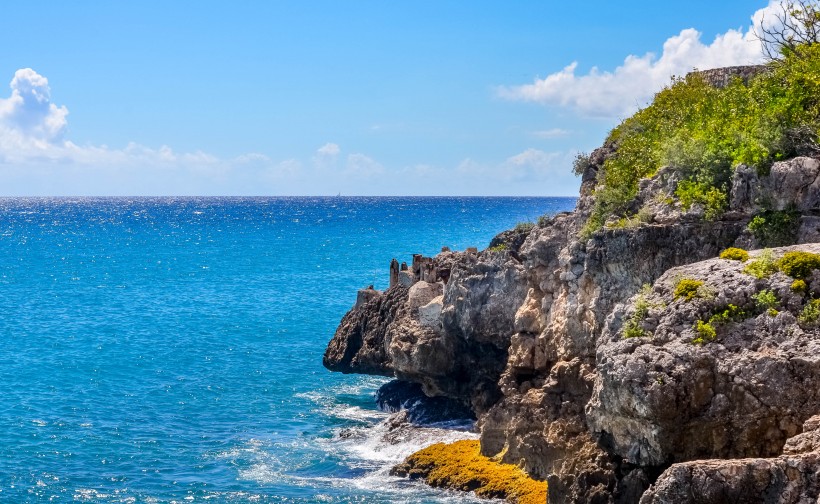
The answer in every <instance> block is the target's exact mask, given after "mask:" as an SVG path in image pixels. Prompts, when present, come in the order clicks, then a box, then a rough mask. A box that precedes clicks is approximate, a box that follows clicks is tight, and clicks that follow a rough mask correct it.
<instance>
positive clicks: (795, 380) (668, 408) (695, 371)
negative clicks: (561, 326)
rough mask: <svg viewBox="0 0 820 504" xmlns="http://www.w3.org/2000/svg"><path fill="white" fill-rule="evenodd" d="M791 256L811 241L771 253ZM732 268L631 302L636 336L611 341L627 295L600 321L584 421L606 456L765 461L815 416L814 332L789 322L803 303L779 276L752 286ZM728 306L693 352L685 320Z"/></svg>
mask: <svg viewBox="0 0 820 504" xmlns="http://www.w3.org/2000/svg"><path fill="white" fill-rule="evenodd" d="M798 249H799V250H806V251H811V252H815V253H817V252H820V244H811V245H800V246H796V247H785V248H781V249H774V254H775V255H780V254H782V253H784V252H786V251H789V250H798ZM753 257H754V254H753ZM744 267H745V265H744V264H743V263H741V262H740V261H732V260H725V259H711V260H708V261H703V262H700V263H696V264H691V265H688V266H683V267H679V268H673V269H670V270H669V271H668V272H667V273H665V274H664V275H663V276H662V277H660V278H659V279H658V281H657V282H655V285H654V287H653V289H652V291H651V293H647V294H641V295H639V296H638V297H640V298H641V303H643V304H644V306H646V305H648V306H650V307H651V308H650V310H649V312H648V313H647V314H645V315H644V317H643V319H642V320H641V327H642V328H643V329H644V331H645V334H646V337H637V338H628V339H625V338H624V337H623V327H624V322H625V321H626V320H628V319H629V318H630V317H635V316H636V315H635V308H634V305H635V304H636V303H637V302H638V301H637V299H638V297H636V298H634V299H633V301H632V303H631V304H630V307H628V308H618V309H616V310H615V311H614V312H613V314H612V315H611V316H610V317H609V320H608V325H607V328H606V329H605V330H604V332H603V337H602V340H606V342H605V343H604V344H602V345H601V346H600V347H599V349H598V355H597V365H596V369H597V371H598V377H597V379H596V383H595V391H594V393H593V397H592V400H591V401H590V403H589V405H588V407H587V420H588V423H589V425H590V427H591V428H592V430H593V432H595V433H596V434H598V435H600V436H601V437H602V438H603V440H604V442H605V444H606V445H607V447H608V448H609V449H610V450H611V451H612V452H613V453H614V454H616V455H617V456H619V457H622V458H623V459H624V460H626V461H628V462H629V463H631V464H636V465H642V466H661V465H665V464H669V463H671V462H676V461H684V460H695V459H698V458H734V457H771V456H774V455H777V454H779V453H780V452H781V449H782V447H783V444H784V442H785V441H786V439H787V438H789V437H791V436H794V435H795V434H796V433H798V432H799V431H800V428H801V425H802V424H803V422H804V421H805V420H806V419H807V418H809V417H810V416H811V415H813V414H814V413H815V412H817V411H820V388H818V386H817V384H818V383H820V338H818V336H820V332H818V330H817V329H816V328H814V327H810V326H807V327H803V326H801V325H799V324H797V320H796V317H797V316H799V314H800V312H801V310H802V308H803V306H804V304H805V303H806V295H805V294H803V293H798V292H793V291H792V290H791V289H790V286H791V283H792V281H793V279H792V278H789V277H787V276H786V275H785V274H783V273H780V272H777V273H774V274H772V275H771V276H770V277H768V278H764V279H758V278H755V277H754V276H752V275H749V274H747V273H744V272H743V269H744ZM680 279H692V280H697V281H702V282H704V283H703V285H702V286H701V287H699V290H698V294H697V295H696V296H695V297H693V298H692V299H691V300H687V299H686V298H684V297H680V298H678V299H675V297H674V294H673V292H674V290H675V286H676V284H677V282H678V281H679V280H680ZM809 283H810V285H811V288H812V289H813V288H814V285H815V283H816V280H811V281H810V282H809ZM763 290H768V291H770V292H772V293H773V294H774V295H775V296H776V299H777V308H776V310H779V312H772V313H776V315H774V316H773V314H772V313H770V312H769V311H768V310H767V309H765V308H761V307H760V306H759V303H757V302H756V301H755V297H754V296H755V295H756V294H758V293H760V292H762V291H763ZM730 305H734V306H735V307H736V310H735V313H736V314H735V315H733V316H732V317H733V320H730V321H727V322H725V323H722V324H718V323H717V322H715V329H716V331H717V338H716V339H715V341H711V342H706V343H702V344H696V343H694V341H695V340H696V338H698V333H697V332H696V329H695V326H696V322H697V321H698V320H700V321H702V322H707V321H708V320H709V319H710V317H711V316H712V315H715V314H718V313H721V312H723V311H724V310H726V309H727V308H729V307H730ZM773 309H774V308H773ZM741 312H742V313H741Z"/></svg>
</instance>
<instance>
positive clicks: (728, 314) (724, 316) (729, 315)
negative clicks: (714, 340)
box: [709, 304, 746, 326]
mask: <svg viewBox="0 0 820 504" xmlns="http://www.w3.org/2000/svg"><path fill="white" fill-rule="evenodd" d="M745 317H746V312H745V311H743V310H741V309H740V307H738V306H736V305H733V304H730V305H729V306H727V307H726V308H725V309H724V310H718V311H716V312H715V313H714V314H713V315H712V316H711V317H709V324H711V325H712V326H719V325H724V324H728V323H729V322H733V321H737V320H743V319H744V318H745Z"/></svg>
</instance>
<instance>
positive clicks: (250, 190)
mask: <svg viewBox="0 0 820 504" xmlns="http://www.w3.org/2000/svg"><path fill="white" fill-rule="evenodd" d="M774 8H775V4H774V3H771V4H770V3H769V2H768V1H750V0H745V1H739V0H722V1H720V2H715V1H714V0H709V1H705V0H688V1H686V2H657V0H654V1H644V0H636V1H630V2H612V1H593V0H589V1H586V2H545V1H543V0H512V1H505V2H502V1H495V2H489V1H481V0H474V1H471V2H464V1H455V0H416V1H413V2H409V1H404V2H401V1H395V2H385V1H377V0H357V1H340V0H315V1H310V2H302V1H295V0H294V1H288V2H284V1H256V2H253V1H241V2H227V1H222V2H214V1H198V2H181V1H176V2H171V1H167V0H165V1H140V2H134V1H132V2H125V1H123V2H95V1H91V0H88V1H84V2H65V1H48V0H43V1H39V2H34V3H32V2H10V3H7V4H5V5H4V6H3V15H2V17H0V47H3V48H4V49H3V50H2V51H1V52H0V195H4V196H140V195H226V196H227V195H248V196H291V195H337V194H342V195H345V196H352V195H377V196H394V195H408V196H432V195H442V196H451V195H452V196H455V195H463V196H488V195H498V196H575V195H577V192H578V186H579V180H578V179H577V178H576V177H575V176H573V175H572V170H571V165H572V160H573V158H574V157H575V155H576V154H577V153H578V152H588V151H590V150H592V149H594V148H595V147H597V146H599V145H600V144H601V143H602V141H603V139H604V138H605V136H606V134H607V133H608V132H609V130H611V129H612V128H613V127H615V126H616V125H617V124H618V123H619V122H620V121H621V120H623V119H624V118H626V117H628V116H629V115H630V114H631V113H633V112H634V111H635V110H637V109H638V108H640V107H641V106H645V105H646V104H647V103H648V102H649V101H651V98H652V96H653V94H654V93H656V92H657V91H659V90H660V89H661V88H663V87H664V86H665V85H667V84H668V83H669V82H670V78H671V76H672V75H684V74H685V73H687V72H688V71H690V70H692V69H694V68H698V69H707V68H714V67H719V66H728V65H741V64H751V63H757V62H760V61H762V54H761V51H760V44H759V42H758V41H757V40H756V39H755V38H754V35H753V32H752V27H753V25H754V24H756V23H759V22H760V19H764V20H769V19H772V16H771V15H769V16H766V14H772V9H774ZM753 18H754V19H753ZM3 83H8V87H7V88H3V87H2V86H3Z"/></svg>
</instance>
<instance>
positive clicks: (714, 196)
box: [675, 180, 727, 220]
mask: <svg viewBox="0 0 820 504" xmlns="http://www.w3.org/2000/svg"><path fill="white" fill-rule="evenodd" d="M675 195H676V196H677V197H678V199H679V200H680V206H681V208H683V209H684V210H689V209H690V208H691V207H692V205H694V204H695V203H698V204H700V205H702V206H703V217H704V218H705V219H706V220H715V219H717V218H718V217H720V214H722V213H723V212H724V211H725V210H726V206H727V197H726V193H725V192H723V191H721V190H720V189H718V188H717V187H714V186H711V185H709V184H707V183H701V182H694V181H691V180H683V181H681V183H680V184H678V188H677V190H676V191H675Z"/></svg>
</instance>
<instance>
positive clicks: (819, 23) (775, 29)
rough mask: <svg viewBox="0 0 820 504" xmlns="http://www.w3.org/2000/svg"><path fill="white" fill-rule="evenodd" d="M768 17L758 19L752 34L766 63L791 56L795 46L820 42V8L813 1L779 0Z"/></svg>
mask: <svg viewBox="0 0 820 504" xmlns="http://www.w3.org/2000/svg"><path fill="white" fill-rule="evenodd" d="M774 17H775V19H774V22H773V23H771V22H769V23H767V21H771V18H768V19H767V18H765V16H764V17H763V18H761V20H760V24H759V26H757V27H756V28H755V35H757V38H758V39H760V42H761V44H762V45H763V53H764V54H765V55H766V57H767V58H768V59H769V60H780V59H782V58H783V57H784V56H785V55H787V54H793V53H795V52H796V49H797V48H798V47H799V46H803V45H812V44H816V43H818V42H820V5H819V4H818V2H817V1H815V0H783V1H781V2H780V4H779V5H778V6H777V11H776V13H775V15H774Z"/></svg>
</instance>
